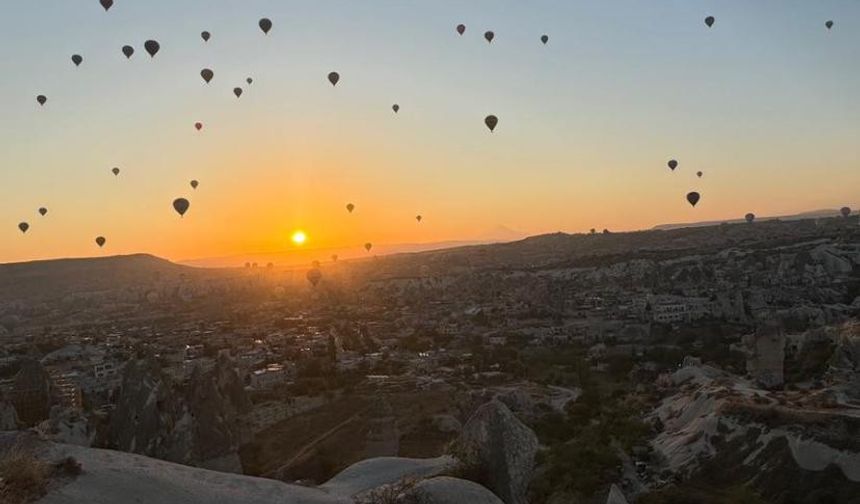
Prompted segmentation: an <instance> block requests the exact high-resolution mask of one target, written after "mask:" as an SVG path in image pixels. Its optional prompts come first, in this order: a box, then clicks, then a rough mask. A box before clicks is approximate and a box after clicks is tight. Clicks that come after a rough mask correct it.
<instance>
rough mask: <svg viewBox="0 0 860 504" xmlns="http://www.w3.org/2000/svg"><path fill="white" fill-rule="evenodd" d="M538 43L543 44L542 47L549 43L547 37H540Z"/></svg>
mask: <svg viewBox="0 0 860 504" xmlns="http://www.w3.org/2000/svg"><path fill="white" fill-rule="evenodd" d="M540 41H541V42H543V45H546V43H547V42H549V35H541V36H540Z"/></svg>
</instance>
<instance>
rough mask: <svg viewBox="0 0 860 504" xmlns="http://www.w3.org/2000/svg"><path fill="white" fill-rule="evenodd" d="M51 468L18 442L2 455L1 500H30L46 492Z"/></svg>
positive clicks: (12, 502)
mask: <svg viewBox="0 0 860 504" xmlns="http://www.w3.org/2000/svg"><path fill="white" fill-rule="evenodd" d="M50 476H51V468H50V466H49V465H48V464H46V463H45V462H42V461H41V460H39V459H38V458H37V457H36V455H35V454H34V453H33V450H32V449H29V448H26V447H24V446H23V445H22V444H20V443H18V444H16V445H14V446H12V447H11V448H9V449H8V450H7V451H6V452H5V453H3V454H2V455H0V501H2V502H4V503H6V504H18V503H24V502H29V501H31V500H35V499H36V498H38V497H41V496H42V495H44V494H45V488H46V487H47V485H48V480H49V478H50Z"/></svg>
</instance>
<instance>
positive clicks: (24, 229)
mask: <svg viewBox="0 0 860 504" xmlns="http://www.w3.org/2000/svg"><path fill="white" fill-rule="evenodd" d="M18 229H20V230H21V232H22V233H26V232H27V230H28V229H30V225H29V224H27V223H26V222H21V223H19V224H18Z"/></svg>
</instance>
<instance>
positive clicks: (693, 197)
mask: <svg viewBox="0 0 860 504" xmlns="http://www.w3.org/2000/svg"><path fill="white" fill-rule="evenodd" d="M701 198H702V197H701V195H700V194H699V193H697V192H696V191H693V192H689V193H687V202H689V203H690V205H692V206H696V203H698V202H699V200H700V199H701Z"/></svg>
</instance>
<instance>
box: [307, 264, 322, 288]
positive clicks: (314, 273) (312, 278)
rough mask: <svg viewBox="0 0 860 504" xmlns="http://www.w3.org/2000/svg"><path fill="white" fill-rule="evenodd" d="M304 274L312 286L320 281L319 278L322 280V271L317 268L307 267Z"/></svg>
mask: <svg viewBox="0 0 860 504" xmlns="http://www.w3.org/2000/svg"><path fill="white" fill-rule="evenodd" d="M306 276H307V278H308V282H310V283H311V284H312V285H313V286H314V287H316V286H317V284H318V283H320V280H322V273H321V272H320V270H319V269H317V268H311V269H309V270H308V273H307V275H306Z"/></svg>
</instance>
